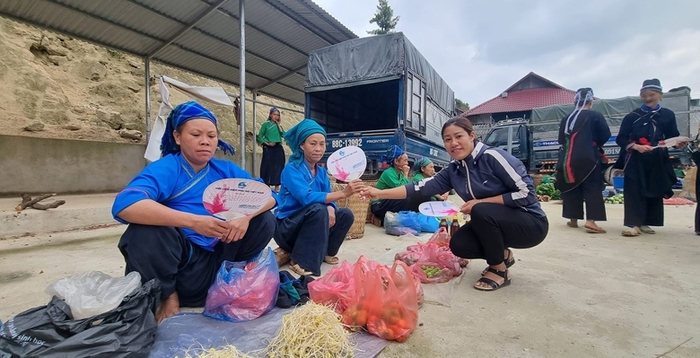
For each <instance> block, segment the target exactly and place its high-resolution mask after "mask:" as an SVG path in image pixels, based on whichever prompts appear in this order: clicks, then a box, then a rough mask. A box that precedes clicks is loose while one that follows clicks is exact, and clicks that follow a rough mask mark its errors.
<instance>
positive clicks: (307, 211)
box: [275, 119, 354, 276]
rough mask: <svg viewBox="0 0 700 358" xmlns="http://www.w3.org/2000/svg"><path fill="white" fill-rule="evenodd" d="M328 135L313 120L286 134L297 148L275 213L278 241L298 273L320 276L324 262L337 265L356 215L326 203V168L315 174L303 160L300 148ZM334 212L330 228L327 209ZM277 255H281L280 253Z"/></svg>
mask: <svg viewBox="0 0 700 358" xmlns="http://www.w3.org/2000/svg"><path fill="white" fill-rule="evenodd" d="M316 133H320V134H323V136H324V137H325V136H326V131H325V130H324V129H323V128H322V127H321V126H320V125H318V123H316V121H314V120H311V119H304V120H303V121H301V122H300V123H299V124H297V125H296V126H294V127H292V128H291V129H290V130H289V131H287V133H286V134H285V135H284V139H285V140H286V141H287V143H289V145H290V147H291V148H293V149H294V154H292V156H291V157H290V158H289V163H288V164H287V165H286V166H285V167H284V169H283V170H282V180H281V181H282V186H281V188H280V205H279V207H278V209H277V211H276V213H275V216H276V217H277V231H276V233H275V242H277V245H279V247H280V248H281V249H282V250H284V251H285V253H284V254H285V255H288V254H291V257H290V258H291V260H292V261H293V262H294V265H292V266H290V268H291V269H292V270H293V271H294V272H296V273H297V274H300V275H301V274H304V273H305V272H307V273H310V274H312V275H314V276H319V275H320V274H321V263H322V262H323V261H324V260H325V261H327V262H328V261H331V260H332V261H331V262H328V263H333V264H334V263H336V262H335V261H337V258H335V259H334V257H335V255H337V254H338V250H339V249H340V245H342V243H343V240H345V236H346V235H347V233H348V231H349V230H350V227H351V226H352V223H353V220H354V215H353V213H352V211H350V209H348V208H342V209H338V206H337V205H336V204H335V203H326V197H327V196H328V193H330V192H331V182H330V180H329V179H328V174H327V172H326V169H325V168H323V167H321V166H319V165H316V168H315V169H316V173H315V174H314V173H313V171H312V170H311V168H310V167H309V164H308V163H307V162H306V160H305V159H304V152H303V150H302V149H301V148H300V145H301V144H302V143H304V141H305V140H306V138H308V137H309V136H310V135H312V134H316ZM329 206H331V207H333V209H335V225H333V226H332V227H329V217H328V207H329ZM276 255H280V253H279V251H277V252H276Z"/></svg>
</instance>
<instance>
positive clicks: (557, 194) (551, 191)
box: [535, 183, 561, 200]
mask: <svg viewBox="0 0 700 358" xmlns="http://www.w3.org/2000/svg"><path fill="white" fill-rule="evenodd" d="M535 193H536V194H537V195H541V196H544V195H547V196H549V197H550V199H552V200H560V199H561V191H559V189H557V188H555V187H554V184H552V183H542V184H540V185H538V186H537V187H536V188H535Z"/></svg>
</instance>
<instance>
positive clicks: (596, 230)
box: [583, 225, 607, 234]
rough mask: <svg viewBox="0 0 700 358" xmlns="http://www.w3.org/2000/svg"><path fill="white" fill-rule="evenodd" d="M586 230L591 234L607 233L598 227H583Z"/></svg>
mask: <svg viewBox="0 0 700 358" xmlns="http://www.w3.org/2000/svg"><path fill="white" fill-rule="evenodd" d="M583 227H584V228H585V229H586V232H587V233H589V234H605V233H606V232H607V231H605V229H603V228H602V227H600V226H598V225H596V226H586V225H584V226H583Z"/></svg>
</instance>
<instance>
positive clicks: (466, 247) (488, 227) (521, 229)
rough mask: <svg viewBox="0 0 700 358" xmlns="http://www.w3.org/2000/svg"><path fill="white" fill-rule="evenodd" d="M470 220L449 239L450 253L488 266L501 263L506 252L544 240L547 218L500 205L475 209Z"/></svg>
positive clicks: (477, 206)
mask: <svg viewBox="0 0 700 358" xmlns="http://www.w3.org/2000/svg"><path fill="white" fill-rule="evenodd" d="M470 215H471V220H470V221H469V222H468V223H466V224H465V225H464V226H462V227H461V228H459V230H457V232H456V233H455V234H454V235H453V236H452V240H451V241H450V249H452V253H454V254H455V255H457V256H459V257H464V258H467V259H485V260H486V262H488V264H489V265H498V264H500V263H503V260H504V256H503V251H504V250H505V249H506V248H516V249H527V248H531V247H534V246H537V245H539V244H540V243H541V242H542V241H543V240H544V238H545V237H546V236H547V231H548V230H549V223H548V222H547V217H545V216H538V215H535V214H530V213H528V212H526V211H524V210H522V209H516V208H511V207H508V206H505V205H501V204H493V203H479V204H476V205H474V207H473V208H472V212H471V214H470Z"/></svg>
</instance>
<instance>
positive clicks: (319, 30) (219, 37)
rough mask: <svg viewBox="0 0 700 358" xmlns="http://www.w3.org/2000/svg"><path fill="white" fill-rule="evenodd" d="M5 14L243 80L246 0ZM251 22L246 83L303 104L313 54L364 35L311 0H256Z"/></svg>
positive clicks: (80, 5)
mask: <svg viewBox="0 0 700 358" xmlns="http://www.w3.org/2000/svg"><path fill="white" fill-rule="evenodd" d="M0 16H4V17H8V18H11V19H15V20H18V21H21V22H25V23H29V24H32V25H35V26H38V27H43V28H47V29H50V30H53V31H56V32H61V33H64V34H66V35H68V36H72V37H75V38H79V39H82V40H85V41H89V42H92V43H95V44H99V45H102V46H106V47H110V48H113V49H116V50H119V51H123V52H126V53H130V54H133V55H136V56H140V57H143V58H147V59H151V60H156V61H158V62H161V63H164V64H167V65H170V66H174V67H177V68H181V69H185V70H188V71H191V72H193V73H197V74H200V75H203V76H206V77H210V78H213V79H216V80H220V81H222V82H226V83H230V84H234V85H240V83H239V82H240V77H239V73H240V68H239V65H240V47H239V46H240V42H241V41H240V22H239V1H238V0H22V1H17V0H0ZM245 23H246V27H245V34H246V37H245V53H246V58H245V70H246V74H245V82H246V83H245V86H246V87H247V88H248V89H250V90H252V91H254V92H257V93H259V94H264V95H267V96H270V97H275V98H278V99H281V100H285V101H288V102H292V103H295V104H299V105H303V104H304V78H305V75H306V63H307V57H308V54H309V53H310V52H311V51H313V50H316V49H318V48H321V47H325V46H328V45H332V44H336V43H339V42H342V41H345V40H349V39H353V38H357V35H355V34H354V33H352V31H350V30H348V29H347V28H346V27H345V26H343V25H342V24H341V23H340V22H338V21H337V20H336V19H335V18H333V17H332V16H330V15H329V14H328V13H327V12H325V11H324V10H323V9H321V8H320V7H319V6H318V5H316V4H314V3H313V2H312V1H311V0H252V1H251V0H248V1H246V3H245Z"/></svg>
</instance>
